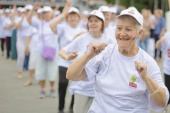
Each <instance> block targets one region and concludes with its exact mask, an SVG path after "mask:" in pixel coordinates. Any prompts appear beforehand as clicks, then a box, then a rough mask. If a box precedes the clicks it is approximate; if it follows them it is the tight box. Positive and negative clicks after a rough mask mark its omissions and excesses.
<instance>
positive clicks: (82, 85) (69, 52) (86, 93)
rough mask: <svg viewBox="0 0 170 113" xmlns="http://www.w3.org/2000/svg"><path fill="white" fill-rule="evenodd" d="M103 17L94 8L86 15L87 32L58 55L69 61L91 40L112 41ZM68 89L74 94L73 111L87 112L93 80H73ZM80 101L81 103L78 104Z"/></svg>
mask: <svg viewBox="0 0 170 113" xmlns="http://www.w3.org/2000/svg"><path fill="white" fill-rule="evenodd" d="M104 22H105V18H104V15H103V14H102V12H101V11H98V10H94V11H92V12H91V13H90V14H89V16H88V22H87V28H88V32H87V33H85V34H83V35H81V36H79V37H77V38H76V39H75V40H74V41H72V42H71V43H70V44H69V45H67V46H66V47H64V48H63V49H62V50H61V51H60V52H59V55H60V56H61V57H62V58H63V59H65V60H67V62H69V63H71V62H73V60H75V59H76V58H77V57H79V56H81V55H83V54H84V53H85V52H86V49H87V46H88V45H89V44H90V43H92V42H103V43H107V44H108V43H113V42H112V40H111V39H109V38H108V37H107V35H106V34H105V33H104ZM70 91H71V93H72V94H74V95H75V96H74V97H75V100H74V113H87V111H88V109H89V107H90V106H91V103H92V100H93V97H94V95H95V94H94V80H91V81H89V82H85V81H78V82H73V83H72V84H71V86H70ZM80 102H81V105H80V104H79V103H80Z"/></svg>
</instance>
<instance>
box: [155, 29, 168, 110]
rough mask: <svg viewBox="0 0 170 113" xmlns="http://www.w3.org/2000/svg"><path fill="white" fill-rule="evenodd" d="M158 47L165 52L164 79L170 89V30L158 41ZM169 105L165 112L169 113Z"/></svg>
mask: <svg viewBox="0 0 170 113" xmlns="http://www.w3.org/2000/svg"><path fill="white" fill-rule="evenodd" d="M156 49H158V50H161V51H163V53H164V61H163V73H164V80H165V85H166V87H167V88H168V90H169V91H170V32H167V33H165V35H164V36H163V37H162V38H160V39H159V40H158V41H157V43H156ZM169 104H170V99H169V101H168V105H169ZM168 105H167V107H168ZM167 107H166V108H165V110H164V113H169V112H168V109H167Z"/></svg>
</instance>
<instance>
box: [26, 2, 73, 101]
mask: <svg viewBox="0 0 170 113" xmlns="http://www.w3.org/2000/svg"><path fill="white" fill-rule="evenodd" d="M71 2H72V0H67V4H66V6H65V7H64V9H63V12H62V14H61V15H60V16H58V17H57V18H55V19H54V20H53V15H52V8H51V7H50V6H44V7H43V14H42V17H43V19H42V20H40V19H38V18H32V16H33V13H34V11H35V10H36V8H37V7H39V4H38V3H36V4H35V5H34V7H33V9H32V10H31V12H30V13H29V14H28V16H27V20H28V22H29V23H30V24H32V25H33V26H34V27H36V28H37V29H38V43H37V45H36V51H37V52H36V59H37V60H36V66H35V76H36V79H37V80H38V81H39V84H40V90H41V91H40V95H39V98H40V99H43V98H44V97H45V96H46V92H45V83H46V78H47V76H48V79H49V82H50V95H51V97H53V98H55V97H56V94H55V89H54V87H55V81H56V75H57V52H58V32H57V31H55V30H54V28H53V27H52V26H53V21H54V22H55V26H57V25H58V23H59V22H60V21H61V20H62V19H63V17H65V16H66V15H67V12H68V10H69V8H70V5H71ZM45 50H47V51H45ZM47 53H50V54H47ZM51 53H52V54H51ZM51 55H52V57H50V56H51ZM48 56H49V57H48Z"/></svg>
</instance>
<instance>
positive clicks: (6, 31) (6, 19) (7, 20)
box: [3, 17, 13, 37]
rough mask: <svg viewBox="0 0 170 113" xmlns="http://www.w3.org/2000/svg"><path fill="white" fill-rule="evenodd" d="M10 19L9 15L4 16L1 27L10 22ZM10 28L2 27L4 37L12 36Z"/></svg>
mask: <svg viewBox="0 0 170 113" xmlns="http://www.w3.org/2000/svg"><path fill="white" fill-rule="evenodd" d="M11 22H12V21H11V19H10V18H9V17H5V20H4V21H3V27H6V26H8V25H10V24H11ZM12 30H13V29H12V28H11V29H4V31H5V36H6V37H11V36H12Z"/></svg>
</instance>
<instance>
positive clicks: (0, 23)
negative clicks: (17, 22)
mask: <svg viewBox="0 0 170 113" xmlns="http://www.w3.org/2000/svg"><path fill="white" fill-rule="evenodd" d="M4 20H5V16H4V15H2V16H1V17H0V38H5V30H4V28H3V22H4Z"/></svg>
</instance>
